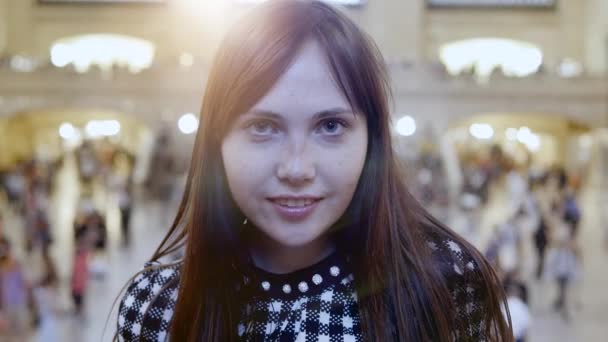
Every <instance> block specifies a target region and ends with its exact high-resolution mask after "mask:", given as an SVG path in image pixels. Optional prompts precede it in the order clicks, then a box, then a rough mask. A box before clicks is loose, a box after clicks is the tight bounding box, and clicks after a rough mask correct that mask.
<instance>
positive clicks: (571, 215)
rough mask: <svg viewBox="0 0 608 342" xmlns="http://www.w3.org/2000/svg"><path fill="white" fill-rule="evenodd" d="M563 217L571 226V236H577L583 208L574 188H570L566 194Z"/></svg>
mask: <svg viewBox="0 0 608 342" xmlns="http://www.w3.org/2000/svg"><path fill="white" fill-rule="evenodd" d="M563 212H564V214H563V219H564V221H565V222H566V223H567V224H568V227H569V228H570V236H571V237H572V238H576V236H577V233H578V226H579V222H580V220H581V210H580V207H579V205H578V203H577V201H576V195H575V193H574V190H573V189H571V188H568V189H567V190H566V193H565V195H564V209H563Z"/></svg>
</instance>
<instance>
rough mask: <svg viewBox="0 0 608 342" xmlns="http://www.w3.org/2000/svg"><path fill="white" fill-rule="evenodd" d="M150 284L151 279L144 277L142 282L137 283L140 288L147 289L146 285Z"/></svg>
mask: <svg viewBox="0 0 608 342" xmlns="http://www.w3.org/2000/svg"><path fill="white" fill-rule="evenodd" d="M148 284H150V281H149V280H148V278H144V279H143V280H142V281H141V282H139V284H137V287H138V288H140V289H145V288H146V287H148Z"/></svg>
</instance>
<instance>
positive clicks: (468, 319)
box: [118, 239, 492, 342]
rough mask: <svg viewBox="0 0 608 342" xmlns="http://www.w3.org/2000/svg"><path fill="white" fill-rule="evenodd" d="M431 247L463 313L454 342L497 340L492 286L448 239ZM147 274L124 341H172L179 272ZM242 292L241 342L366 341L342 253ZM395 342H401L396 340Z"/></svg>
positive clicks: (138, 285)
mask: <svg viewBox="0 0 608 342" xmlns="http://www.w3.org/2000/svg"><path fill="white" fill-rule="evenodd" d="M429 247H430V249H431V250H432V251H433V255H434V259H435V262H437V263H438V264H439V267H440V270H441V272H442V275H443V278H444V279H443V280H444V281H445V282H446V285H447V286H448V288H449V289H450V291H451V292H452V295H453V305H455V307H456V308H457V310H456V311H457V313H456V316H455V317H454V326H455V331H454V334H453V335H454V340H455V341H485V340H492V338H491V337H488V336H486V335H484V330H483V329H482V328H483V326H482V322H483V321H484V316H485V315H486V310H485V308H484V307H483V305H482V304H481V300H480V299H481V298H483V296H484V293H485V292H484V291H485V290H484V289H485V288H486V285H485V282H484V279H483V278H482V276H481V273H480V272H479V270H478V268H477V265H476V264H475V263H474V261H473V259H472V258H471V256H470V255H469V254H468V253H467V252H465V250H463V249H462V248H461V246H459V245H458V244H457V243H455V242H453V241H451V240H447V239H444V240H441V239H436V240H435V241H434V242H430V243H429ZM146 266H147V270H146V271H145V272H143V273H142V274H140V275H139V276H137V277H136V278H135V279H134V281H133V282H132V283H131V284H130V285H129V286H128V288H127V290H126V293H125V295H124V297H123V298H122V301H121V303H120V307H119V315H118V339H119V341H146V342H148V341H155V342H161V341H166V340H167V336H168V333H169V326H170V324H171V319H172V317H173V312H174V309H175V305H176V300H177V295H178V290H177V289H178V282H179V277H180V270H181V264H180V263H177V264H174V265H160V264H148V265H146ZM253 278H255V280H254V279H253ZM237 287H238V286H237ZM237 291H245V292H237V293H238V294H247V295H246V296H243V297H246V298H247V299H246V300H245V302H244V303H243V308H242V312H241V318H240V322H239V323H238V326H235V327H234V328H235V332H236V334H237V335H238V336H239V338H240V340H241V341H273V342H274V341H290V342H292V341H298V342H312V341H315V342H319V341H326V342H338V341H339V342H352V341H362V340H363V338H362V332H361V324H360V320H359V313H358V304H357V295H356V291H355V288H354V282H353V275H352V273H351V271H350V267H349V263H348V262H347V261H346V260H344V259H343V258H341V257H339V256H338V255H337V253H334V254H333V255H330V256H329V257H327V258H325V259H324V260H322V261H320V262H319V263H317V264H315V265H312V266H310V267H308V268H305V269H303V270H299V271H295V272H292V273H289V274H283V275H279V274H272V273H268V272H265V271H263V270H260V269H255V270H254V274H252V277H251V279H249V278H248V277H243V281H242V284H240V288H239V289H238V290H237ZM394 340H395V341H402V340H403V339H402V338H400V337H398V336H395V339H394Z"/></svg>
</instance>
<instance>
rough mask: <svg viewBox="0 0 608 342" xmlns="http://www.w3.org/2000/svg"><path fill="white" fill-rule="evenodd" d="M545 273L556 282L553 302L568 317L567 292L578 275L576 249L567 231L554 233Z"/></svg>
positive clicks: (555, 307) (556, 308)
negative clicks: (555, 295) (555, 294)
mask: <svg viewBox="0 0 608 342" xmlns="http://www.w3.org/2000/svg"><path fill="white" fill-rule="evenodd" d="M546 267H547V273H548V275H549V276H550V277H551V278H553V279H554V280H555V282H556V284H557V297H556V299H555V301H554V303H553V307H554V309H555V310H556V311H558V312H560V313H561V314H562V316H563V317H564V318H565V319H569V317H570V308H569V307H568V304H569V292H570V289H571V287H572V285H573V283H574V282H575V281H576V280H577V279H578V278H579V276H580V264H579V258H578V251H577V250H576V248H575V244H574V241H573V240H572V239H570V237H569V234H568V232H567V231H564V230H563V229H562V231H558V232H557V233H556V238H555V243H554V245H553V246H552V247H551V249H550V250H549V252H548V254H547V266H546Z"/></svg>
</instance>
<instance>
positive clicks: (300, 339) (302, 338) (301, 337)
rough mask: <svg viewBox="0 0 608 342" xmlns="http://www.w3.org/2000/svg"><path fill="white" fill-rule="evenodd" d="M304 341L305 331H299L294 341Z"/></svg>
mask: <svg viewBox="0 0 608 342" xmlns="http://www.w3.org/2000/svg"><path fill="white" fill-rule="evenodd" d="M305 341H306V333H305V332H303V331H301V332H300V333H299V334H298V336H297V337H296V341H295V342H305Z"/></svg>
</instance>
